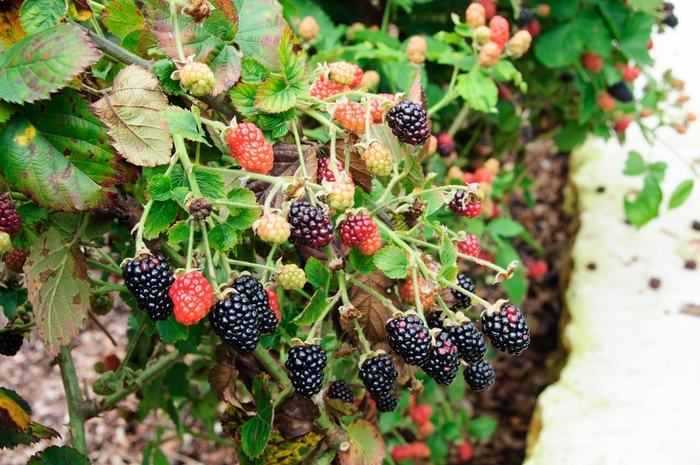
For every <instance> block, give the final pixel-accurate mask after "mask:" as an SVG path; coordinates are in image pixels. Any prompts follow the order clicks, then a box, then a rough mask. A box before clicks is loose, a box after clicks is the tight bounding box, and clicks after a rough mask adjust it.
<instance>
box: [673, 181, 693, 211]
mask: <svg viewBox="0 0 700 465" xmlns="http://www.w3.org/2000/svg"><path fill="white" fill-rule="evenodd" d="M693 185H694V183H693V180H692V179H686V180H685V181H683V182H682V183H680V184H678V187H676V189H675V190H674V191H673V194H671V200H669V201H668V209H669V210H672V209H674V208H677V207H680V206H681V205H683V202H685V201H686V199H687V198H688V197H689V196H690V193H691V192H693Z"/></svg>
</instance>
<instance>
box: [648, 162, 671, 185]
mask: <svg viewBox="0 0 700 465" xmlns="http://www.w3.org/2000/svg"><path fill="white" fill-rule="evenodd" d="M667 167H668V165H667V164H666V163H665V162H663V161H657V162H656V163H650V164H649V165H648V166H647V169H648V170H649V175H650V176H651V177H652V178H654V179H655V180H656V182H657V183H659V184H660V183H661V182H662V181H663V180H664V177H665V176H666V168H667Z"/></svg>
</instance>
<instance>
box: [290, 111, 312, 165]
mask: <svg viewBox="0 0 700 465" xmlns="http://www.w3.org/2000/svg"><path fill="white" fill-rule="evenodd" d="M297 122H298V120H297V119H296V118H295V119H294V121H292V124H291V126H292V134H294V143H295V144H296V146H297V153H298V154H299V168H300V169H301V175H302V176H303V177H304V178H308V177H309V174H308V173H307V171H306V160H304V150H302V148H301V139H300V138H299V129H298V128H297Z"/></svg>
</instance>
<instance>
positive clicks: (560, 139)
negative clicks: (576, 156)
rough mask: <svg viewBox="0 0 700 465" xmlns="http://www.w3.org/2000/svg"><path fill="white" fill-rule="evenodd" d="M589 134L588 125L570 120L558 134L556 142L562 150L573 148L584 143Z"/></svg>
mask: <svg viewBox="0 0 700 465" xmlns="http://www.w3.org/2000/svg"><path fill="white" fill-rule="evenodd" d="M587 136H588V126H585V125H584V126H579V124H578V123H577V122H576V121H570V122H569V124H567V125H566V126H565V127H564V129H563V130H562V131H561V132H560V133H559V134H558V135H557V137H556V139H555V142H556V143H557V147H558V148H559V150H561V151H562V152H567V151H569V150H573V149H574V148H576V147H578V146H579V145H581V144H583V142H584V141H585V140H586V137H587Z"/></svg>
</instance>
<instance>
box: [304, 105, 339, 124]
mask: <svg viewBox="0 0 700 465" xmlns="http://www.w3.org/2000/svg"><path fill="white" fill-rule="evenodd" d="M304 113H305V114H306V115H308V116H310V117H312V118H313V119H315V120H316V121H318V122H319V123H321V124H323V125H324V126H326V127H329V128H330V127H333V126H335V127H336V128H337V127H338V126H336V125H335V124H333V123H332V122H331V120H329V119H328V118H326V117H325V116H323V115H322V114H321V113H319V112H318V111H316V110H309V109H307V110H304Z"/></svg>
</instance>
